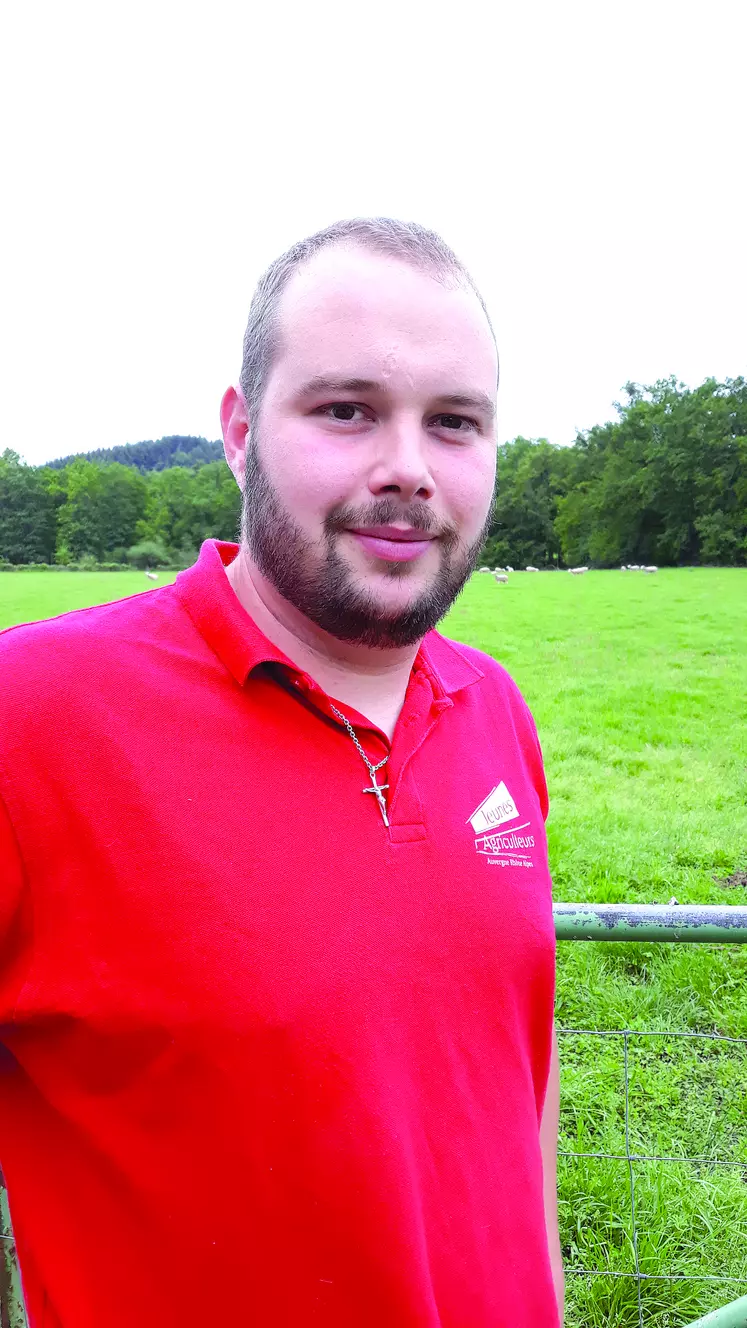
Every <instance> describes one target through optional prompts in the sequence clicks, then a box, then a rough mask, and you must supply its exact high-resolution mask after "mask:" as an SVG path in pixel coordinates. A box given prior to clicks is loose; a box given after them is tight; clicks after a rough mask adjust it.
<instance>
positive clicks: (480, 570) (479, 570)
mask: <svg viewBox="0 0 747 1328" xmlns="http://www.w3.org/2000/svg"><path fill="white" fill-rule="evenodd" d="M477 570H478V572H489V571H490V568H489V567H478V569H477Z"/></svg>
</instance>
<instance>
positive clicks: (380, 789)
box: [363, 771, 389, 825]
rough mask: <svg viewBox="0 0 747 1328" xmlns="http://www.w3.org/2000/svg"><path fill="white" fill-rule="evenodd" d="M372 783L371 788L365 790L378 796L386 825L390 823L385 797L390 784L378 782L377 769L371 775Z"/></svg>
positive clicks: (377, 799)
mask: <svg viewBox="0 0 747 1328" xmlns="http://www.w3.org/2000/svg"><path fill="white" fill-rule="evenodd" d="M371 785H372V786H371V788H367V789H364V790H363V792H364V793H373V795H374V797H375V798H376V801H377V802H378V804H379V811H380V812H381V815H382V818H383V821H384V825H389V818H388V816H387V814H386V799H385V797H384V789H388V788H389V785H388V784H377V783H376V771H374V772H373V774H372V775H371Z"/></svg>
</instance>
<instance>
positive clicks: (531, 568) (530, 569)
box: [527, 567, 539, 572]
mask: <svg viewBox="0 0 747 1328" xmlns="http://www.w3.org/2000/svg"><path fill="white" fill-rule="evenodd" d="M527 571H528V572H538V571H539V567H527Z"/></svg>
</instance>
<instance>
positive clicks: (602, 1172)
mask: <svg viewBox="0 0 747 1328" xmlns="http://www.w3.org/2000/svg"><path fill="white" fill-rule="evenodd" d="M173 576H174V574H173V573H166V574H162V575H161V577H160V578H159V584H161V583H163V581H165V580H173ZM153 584H155V583H152V582H148V581H146V580H145V578H144V576H143V574H142V573H135V572H133V573H124V574H119V573H109V574H107V573H101V574H96V573H72V574H65V573H31V572H29V573H10V574H0V627H2V626H7V625H9V624H11V623H13V622H22V621H28V620H30V619H32V618H40V617H45V616H48V615H50V614H54V613H59V612H62V611H64V610H65V609H69V608H73V607H77V606H82V605H84V604H92V603H97V602H101V601H103V600H107V599H115V598H119V597H121V596H122V595H126V594H131V593H133V592H136V591H139V590H143V589H146V588H151V587H152V585H153ZM444 630H445V631H446V633H447V634H448V635H451V636H452V637H455V638H457V639H459V640H463V641H467V642H470V643H471V644H473V645H476V646H479V647H480V648H481V649H482V650H485V651H487V652H489V653H490V654H492V655H495V656H496V658H498V659H500V660H501V662H502V663H503V664H505V665H506V667H507V668H508V669H509V671H510V672H511V673H512V674H513V676H514V677H515V678H516V680H517V682H518V683H519V685H520V687H521V688H522V690H523V692H524V694H525V696H526V697H527V700H528V701H529V703H530V705H531V707H532V709H533V711H534V714H535V718H536V720H537V725H538V728H539V732H540V737H541V739H542V744H543V748H544V753H545V759H546V764H547V774H548V783H549V786H550V795H551V804H552V806H551V813H550V819H549V822H548V834H549V841H550V856H551V865H552V869H553V877H554V882H555V897H556V899H558V900H567V901H578V900H596V901H623V900H638V901H644V902H648V903H667V902H668V901H669V900H670V899H671V897H672V896H675V897H676V899H677V900H678V901H679V902H680V903H683V904H684V903H709V902H719V903H726V904H737V903H739V904H747V722H746V721H747V700H746V698H747V570H745V571H742V570H740V569H709V568H703V569H682V570H666V569H665V570H663V571H660V572H659V573H658V574H657V575H656V576H643V575H641V574H639V573H635V572H627V573H624V574H623V573H621V572H590V573H588V575H586V576H583V577H569V576H568V575H566V574H563V573H540V574H538V575H527V574H526V573H522V574H518V573H517V574H514V575H513V576H512V577H511V578H510V581H509V584H508V585H507V586H498V585H496V584H495V583H494V582H493V580H492V578H489V577H486V576H480V575H476V576H475V577H474V578H473V579H472V581H471V582H470V584H469V585H468V587H467V589H466V591H465V593H464V595H463V596H462V597H461V599H460V600H459V601H458V603H457V605H456V606H455V608H454V609H453V610H452V612H451V614H450V615H449V617H448V619H447V621H446V623H445V624H444ZM557 1016H558V1024H559V1026H560V1028H561V1029H562V1028H566V1029H599V1030H610V1031H612V1030H622V1029H633V1030H639V1031H641V1032H642V1031H645V1030H658V1031H665V1032H668V1033H670V1034H672V1036H669V1037H653V1036H650V1037H633V1038H631V1039H630V1040H629V1080H630V1101H629V1133H630V1147H631V1150H632V1151H633V1152H638V1153H645V1154H657V1155H661V1154H663V1155H665V1156H667V1157H673V1158H678V1159H679V1158H686V1157H688V1156H690V1157H695V1158H701V1159H702V1158H705V1159H718V1160H719V1161H721V1162H733V1163H743V1164H744V1165H743V1166H730V1167H727V1166H715V1165H713V1163H712V1162H706V1163H697V1164H692V1163H689V1162H686V1161H675V1162H649V1163H644V1162H640V1163H635V1164H634V1175H635V1197H636V1218H637V1228H638V1257H639V1264H640V1270H641V1271H642V1272H644V1273H648V1274H662V1273H666V1274H673V1275H680V1276H681V1277H682V1278H683V1280H677V1281H657V1280H656V1279H655V1278H652V1280H646V1281H643V1282H642V1284H641V1296H642V1305H643V1322H644V1324H646V1325H652V1326H653V1325H656V1326H657V1328H675V1326H676V1325H684V1324H688V1323H690V1322H691V1321H692V1320H693V1319H695V1318H696V1317H698V1315H699V1314H704V1313H706V1312H707V1311H708V1310H711V1309H714V1308H716V1307H717V1306H718V1305H722V1304H724V1303H726V1302H727V1301H730V1300H733V1299H736V1298H737V1296H740V1295H744V1294H745V1293H747V1042H745V1043H743V1044H739V1043H726V1042H721V1041H715V1040H699V1039H690V1038H683V1037H677V1036H674V1034H677V1033H683V1032H689V1033H711V1034H713V1033H718V1034H722V1035H726V1036H728V1037H732V1038H744V1039H747V946H745V947H738V946H697V945H696V946H676V945H675V946H658V947H657V946H655V945H650V944H649V945H646V944H620V943H614V944H607V945H604V944H575V943H574V944H572V945H571V944H565V945H561V946H559V954H558V1000H557ZM623 1041H624V1040H623V1038H622V1037H619V1036H609V1037H591V1036H589V1037H585V1036H579V1035H576V1034H571V1033H567V1034H562V1035H561V1038H560V1049H561V1060H562V1098H563V1101H562V1127H561V1145H560V1146H561V1149H564V1150H569V1151H572V1152H578V1153H613V1154H621V1153H624V1152H625V1128H624V1091H623V1086H624V1064H623ZM629 1184H630V1183H629V1175H628V1163H627V1162H626V1161H625V1160H622V1161H615V1160H606V1159H599V1158H585V1159H573V1158H568V1159H561V1164H560V1198H561V1225H562V1238H563V1246H564V1256H565V1261H566V1265H567V1266H568V1267H569V1268H583V1269H589V1270H603V1271H607V1272H616V1273H629V1272H631V1271H632V1270H633V1268H634V1252H633V1243H632V1224H631V1215H630V1188H629ZM706 1275H710V1276H712V1277H713V1276H718V1277H720V1278H723V1279H733V1280H724V1281H723V1282H722V1283H718V1282H713V1281H707V1280H698V1279H703V1278H704V1277H705V1276H706ZM567 1284H568V1314H567V1325H568V1328H602V1325H604V1328H634V1325H638V1323H639V1317H638V1303H637V1291H636V1285H635V1282H634V1281H633V1280H631V1279H628V1278H624V1277H607V1276H599V1277H588V1278H586V1277H582V1276H578V1275H575V1274H573V1273H570V1274H569V1275H568V1278H567Z"/></svg>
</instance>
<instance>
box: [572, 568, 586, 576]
mask: <svg viewBox="0 0 747 1328" xmlns="http://www.w3.org/2000/svg"><path fill="white" fill-rule="evenodd" d="M588 570H589V569H588V567H569V568H568V571H569V572H570V574H571V576H583V574H584V572H588Z"/></svg>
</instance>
